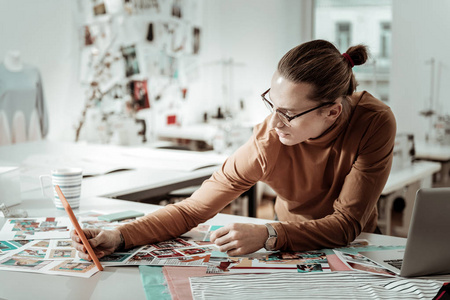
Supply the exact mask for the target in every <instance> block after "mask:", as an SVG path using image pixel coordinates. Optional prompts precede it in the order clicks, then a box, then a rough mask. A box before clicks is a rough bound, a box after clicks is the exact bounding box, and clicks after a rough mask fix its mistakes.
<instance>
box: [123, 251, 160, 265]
mask: <svg viewBox="0 0 450 300" xmlns="http://www.w3.org/2000/svg"><path fill="white" fill-rule="evenodd" d="M154 259H155V257H154V256H153V255H151V254H150V253H147V252H138V253H136V254H135V255H133V257H131V258H130V260H129V261H128V263H129V264H151V262H152V261H153V260H154Z"/></svg>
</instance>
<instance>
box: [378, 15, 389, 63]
mask: <svg viewBox="0 0 450 300" xmlns="http://www.w3.org/2000/svg"><path fill="white" fill-rule="evenodd" d="M380 25H381V29H380V31H381V33H380V38H381V40H380V57H382V58H389V57H391V23H386V22H383V23H381V24H380Z"/></svg>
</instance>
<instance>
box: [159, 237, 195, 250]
mask: <svg viewBox="0 0 450 300" xmlns="http://www.w3.org/2000/svg"><path fill="white" fill-rule="evenodd" d="M153 246H154V247H155V248H156V249H157V250H160V249H175V248H183V247H193V246H195V245H194V244H192V243H190V242H188V241H186V240H183V239H180V238H177V239H173V240H168V241H164V242H159V243H156V244H153Z"/></svg>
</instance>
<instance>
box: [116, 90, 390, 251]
mask: <svg viewBox="0 0 450 300" xmlns="http://www.w3.org/2000/svg"><path fill="white" fill-rule="evenodd" d="M351 100H352V101H351V103H352V105H351V111H350V113H349V115H348V119H347V120H341V121H340V122H339V123H336V124H335V125H333V126H332V128H330V130H327V131H326V132H325V133H324V134H323V135H321V136H320V137H318V138H316V139H310V140H307V141H305V142H302V143H300V144H297V145H294V146H285V145H283V144H282V143H281V142H280V141H279V138H278V136H277V134H276V132H275V131H274V130H273V129H271V128H270V127H269V120H270V118H267V119H266V120H265V121H264V122H263V123H261V124H259V125H257V126H256V128H255V130H254V134H253V136H252V138H251V139H250V140H249V141H248V142H247V143H246V144H244V145H243V146H242V147H241V148H239V149H238V150H237V151H236V152H235V153H234V154H233V155H232V156H230V157H229V158H228V159H227V160H226V162H225V163H224V164H223V166H222V169H221V170H220V171H217V172H215V173H214V174H213V175H212V176H211V178H209V179H208V180H206V181H205V182H204V183H203V184H202V186H201V187H200V189H198V190H197V191H196V192H195V193H194V194H193V195H192V196H191V197H190V198H188V199H186V200H184V201H182V202H180V203H177V204H175V205H168V206H166V207H164V208H162V209H160V210H158V211H156V212H154V213H152V214H149V215H147V216H145V217H143V218H141V219H139V220H137V221H135V222H132V223H129V224H126V225H123V226H121V227H120V228H119V230H120V231H121V233H122V235H123V237H124V239H125V247H126V248H129V247H133V246H137V245H143V244H147V243H153V242H156V241H161V240H166V239H169V238H172V237H176V236H179V235H181V234H183V233H185V232H186V231H188V230H190V229H191V228H193V227H195V226H197V225H198V224H199V223H202V222H205V221H206V220H208V219H210V218H212V217H213V216H214V215H216V214H217V213H218V212H220V211H221V210H222V209H223V208H224V207H225V206H226V205H227V204H228V203H230V202H231V201H233V200H234V199H236V198H237V197H238V196H239V195H240V194H242V193H243V192H244V191H246V190H248V189H249V188H250V187H251V186H253V185H254V184H255V183H256V182H257V181H262V182H265V183H267V184H268V185H269V186H270V187H271V188H272V189H273V190H274V191H275V192H276V193H277V195H278V196H277V200H276V204H275V211H276V213H277V216H278V218H279V220H280V222H277V223H273V224H272V225H273V227H274V228H275V230H276V231H277V233H278V239H277V244H276V248H277V249H281V250H297V251H302V250H311V249H320V248H333V247H339V246H344V245H347V244H348V243H349V242H351V241H353V240H354V239H355V238H356V237H357V236H358V235H359V234H360V233H361V232H362V231H365V232H373V231H374V230H375V228H376V224H377V216H378V212H377V208H376V203H377V201H378V198H379V197H380V194H381V192H382V190H383V187H384V185H385V184H386V181H387V178H388V176H389V172H390V168H391V163H392V155H393V147H394V140H395V133H396V123H395V118H394V115H393V113H392V112H391V110H390V108H389V107H388V106H387V105H386V104H384V103H383V102H381V101H379V100H377V99H375V98H374V97H373V96H372V95H370V94H369V93H367V92H360V93H355V94H353V96H352V97H351Z"/></svg>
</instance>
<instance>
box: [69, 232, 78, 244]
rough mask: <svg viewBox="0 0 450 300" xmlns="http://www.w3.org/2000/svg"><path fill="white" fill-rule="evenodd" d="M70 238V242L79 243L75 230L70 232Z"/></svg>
mask: <svg viewBox="0 0 450 300" xmlns="http://www.w3.org/2000/svg"><path fill="white" fill-rule="evenodd" d="M70 238H71V239H72V241H74V242H78V243H80V242H81V239H80V237H79V236H78V233H77V231H76V230H72V231H70Z"/></svg>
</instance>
